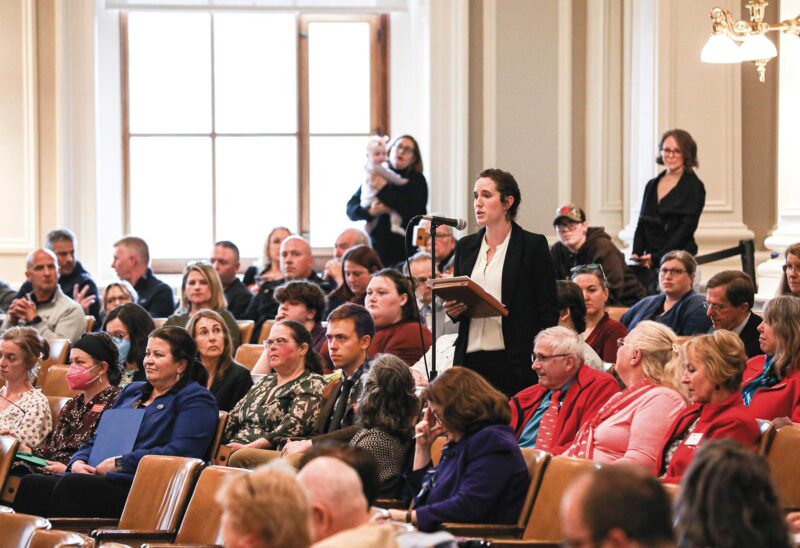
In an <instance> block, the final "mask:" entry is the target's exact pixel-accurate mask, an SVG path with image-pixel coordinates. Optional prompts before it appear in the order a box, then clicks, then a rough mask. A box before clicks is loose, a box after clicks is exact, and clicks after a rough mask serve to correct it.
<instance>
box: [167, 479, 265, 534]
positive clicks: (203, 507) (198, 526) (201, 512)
mask: <svg viewBox="0 0 800 548" xmlns="http://www.w3.org/2000/svg"><path fill="white" fill-rule="evenodd" d="M249 473H250V471H249V470H244V469H241V468H228V467H225V466H209V467H207V468H205V469H204V470H203V472H202V473H201V474H200V479H198V480H197V486H195V488H194V493H192V499H191V500H190V501H189V506H188V507H187V508H186V515H185V516H184V518H183V521H182V522H181V528H180V529H179V530H178V535H177V537H175V544H222V541H223V539H222V527H221V526H220V518H221V517H222V509H221V508H220V507H219V505H218V504H217V501H216V500H215V499H214V497H215V496H216V494H217V491H219V489H220V487H221V486H222V484H223V483H224V482H225V481H227V480H228V478H232V477H236V476H240V475H243V474H249ZM275 503H276V504H280V501H275Z"/></svg>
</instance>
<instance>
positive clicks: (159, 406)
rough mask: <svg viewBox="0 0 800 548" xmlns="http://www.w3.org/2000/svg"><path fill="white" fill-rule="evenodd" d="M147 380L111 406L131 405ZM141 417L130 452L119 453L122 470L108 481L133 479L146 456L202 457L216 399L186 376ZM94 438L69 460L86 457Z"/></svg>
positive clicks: (216, 416)
mask: <svg viewBox="0 0 800 548" xmlns="http://www.w3.org/2000/svg"><path fill="white" fill-rule="evenodd" d="M146 385H147V383H145V382H133V383H131V384H129V385H128V386H126V387H125V389H124V390H123V391H122V392H121V393H120V395H119V397H118V398H117V401H116V402H115V403H114V406H113V407H112V409H125V408H132V407H133V406H134V404H135V403H136V402H137V401H139V400H141V399H142V394H143V390H144V388H145V386H146ZM144 409H145V412H144V418H143V419H142V424H141V426H140V427H139V435H138V436H137V437H136V442H135V443H134V445H133V451H131V452H130V453H125V454H124V455H122V468H123V469H122V471H120V472H111V473H109V474H108V475H107V477H108V479H110V480H122V481H128V482H131V481H133V475H134V474H135V473H136V467H137V466H139V461H140V460H141V459H142V457H144V456H145V455H172V456H176V457H194V458H198V459H205V456H206V453H207V452H208V449H209V447H210V446H211V442H212V440H213V439H214V433H215V432H216V430H217V422H218V421H219V411H218V409H217V400H216V399H214V396H212V395H211V392H209V391H208V390H207V389H206V388H205V387H203V386H200V385H199V384H197V383H196V382H194V381H191V380H189V379H187V378H185V379H183V380H181V381H180V382H178V384H176V385H175V386H173V387H172V389H171V390H170V391H169V392H167V393H166V394H164V395H163V396H159V397H158V398H156V399H155V400H154V401H153V403H151V404H150V405H148V406H147V407H145V408H144ZM94 441H95V439H94V438H93V439H92V441H90V442H89V443H87V444H86V445H84V446H83V447H81V448H80V449H79V450H78V451H77V452H76V453H75V454H74V455H72V459H71V460H70V461H69V465H70V466H72V464H73V463H74V462H77V461H84V462H87V461H88V460H89V455H90V454H91V452H92V447H93V446H94Z"/></svg>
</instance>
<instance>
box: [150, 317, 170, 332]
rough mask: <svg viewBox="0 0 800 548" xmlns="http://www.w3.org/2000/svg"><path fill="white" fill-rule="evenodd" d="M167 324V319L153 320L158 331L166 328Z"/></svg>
mask: <svg viewBox="0 0 800 548" xmlns="http://www.w3.org/2000/svg"><path fill="white" fill-rule="evenodd" d="M165 323H167V319H166V318H153V325H155V326H156V329H158V328H159V327H164V324H165Z"/></svg>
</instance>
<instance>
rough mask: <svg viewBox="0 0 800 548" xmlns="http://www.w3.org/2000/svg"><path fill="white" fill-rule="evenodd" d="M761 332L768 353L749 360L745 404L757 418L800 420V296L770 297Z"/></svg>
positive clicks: (746, 373) (745, 382)
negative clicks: (799, 297)
mask: <svg viewBox="0 0 800 548" xmlns="http://www.w3.org/2000/svg"><path fill="white" fill-rule="evenodd" d="M758 332H759V333H761V336H760V337H759V343H760V344H761V350H763V351H764V353H765V355H763V356H756V357H754V358H750V360H748V362H747V368H746V369H745V372H744V382H743V383H742V397H743V398H744V404H745V405H746V406H747V407H748V410H749V411H750V415H751V416H752V417H754V418H756V419H764V420H773V419H776V418H780V417H789V418H790V419H791V420H792V422H800V299H798V298H797V297H793V296H791V295H781V296H779V297H775V298H774V299H772V300H770V301H769V302H768V303H767V304H765V305H764V321H763V322H761V323H760V324H759V326H758Z"/></svg>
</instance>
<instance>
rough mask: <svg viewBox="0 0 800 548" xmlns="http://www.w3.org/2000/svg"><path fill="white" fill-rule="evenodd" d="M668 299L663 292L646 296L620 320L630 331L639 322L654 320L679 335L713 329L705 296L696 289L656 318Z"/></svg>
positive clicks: (695, 333)
mask: <svg viewBox="0 0 800 548" xmlns="http://www.w3.org/2000/svg"><path fill="white" fill-rule="evenodd" d="M666 300H667V296H666V295H664V294H663V293H659V294H658V295H651V296H649V297H645V298H644V299H642V300H641V301H639V302H638V303H636V304H635V305H633V306H632V307H630V308H629V309H628V311H627V312H625V314H623V315H622V318H620V320H619V321H620V322H622V323H623V324H624V325H625V327H627V328H628V331H629V332H630V331H631V330H632V329H633V328H634V327H636V324H638V323H639V322H643V321H645V320H653V321H656V322H659V323H663V324H664V325H666V326H667V327H669V328H671V329H672V330H673V331H674V332H675V334H676V335H678V336H679V337H681V336H684V335H698V334H702V333H708V330H709V329H711V320H710V319H709V318H708V315H707V314H706V309H705V307H704V306H703V303H704V302H705V298H704V297H703V296H702V295H698V294H697V293H695V292H694V290H692V291H689V292H688V293H687V294H686V295H684V296H683V297H682V298H681V300H680V301H678V302H677V304H675V306H673V307H672V308H670V309H669V312H667V313H666V314H663V315H662V316H661V317H659V318H655V315H656V314H658V313H659V311H660V310H661V309H662V307H663V306H664V301H666Z"/></svg>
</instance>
